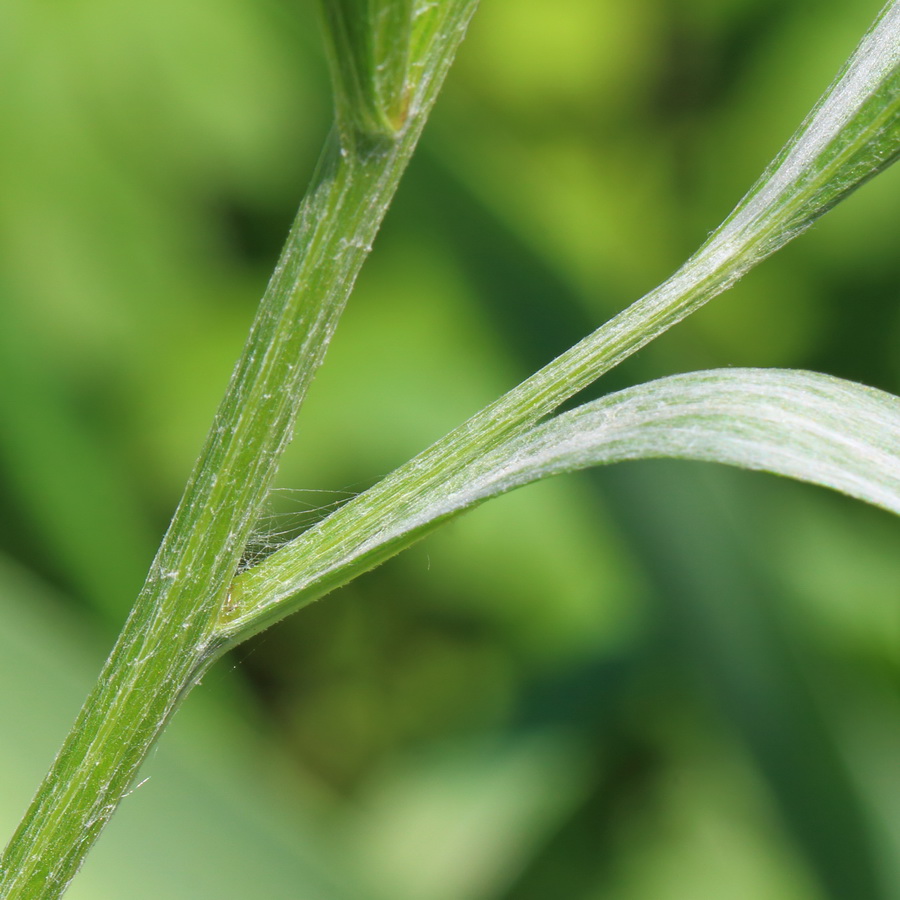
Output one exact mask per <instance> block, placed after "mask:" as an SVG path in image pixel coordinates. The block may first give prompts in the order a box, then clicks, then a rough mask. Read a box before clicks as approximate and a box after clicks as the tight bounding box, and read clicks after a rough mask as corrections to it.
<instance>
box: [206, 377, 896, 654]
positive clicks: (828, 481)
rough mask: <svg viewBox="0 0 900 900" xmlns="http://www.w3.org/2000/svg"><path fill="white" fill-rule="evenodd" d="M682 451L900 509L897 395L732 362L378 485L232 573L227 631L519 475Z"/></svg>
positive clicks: (283, 608) (385, 551)
mask: <svg viewBox="0 0 900 900" xmlns="http://www.w3.org/2000/svg"><path fill="white" fill-rule="evenodd" d="M652 457H676V458H680V459H694V460H708V461H712V462H720V463H727V464H729V465H733V466H740V467H742V468H745V469H759V470H763V471H767V472H773V473H775V474H778V475H785V476H788V477H791V478H796V479H799V480H801V481H808V482H811V483H813V484H819V485H822V486H824V487H830V488H833V489H834V490H838V491H842V492H843V493H845V494H849V495H850V496H853V497H857V498H859V499H860V500H865V501H867V502H869V503H873V504H875V505H877V506H881V507H883V508H885V509H888V510H890V511H892V512H895V513H898V514H900V398H898V397H895V396H893V395H892V394H887V393H885V392H883V391H878V390H875V389H874V388H869V387H865V386H863V385H860V384H855V383H853V382H849V381H843V380H841V379H838V378H832V377H830V376H827V375H819V374H816V373H813V372H801V371H795V370H783V369H725V370H714V371H708V372H694V373H690V374H686V375H674V376H671V377H669V378H663V379H660V380H659V381H652V382H649V383H647V384H643V385H639V386H637V387H633V388H629V389H628V390H624V391H620V392H619V393H616V394H610V395H609V396H607V397H604V398H602V399H600V400H596V401H594V402H592V403H588V404H586V405H584V406H581V407H578V408H577V409H575V410H572V411H571V412H567V413H563V414H562V415H559V416H557V417H555V418H553V419H551V420H549V421H548V422H545V423H543V424H540V425H537V426H533V427H532V428H530V429H528V430H527V431H524V432H522V433H519V434H517V435H515V436H513V437H512V438H509V439H507V440H506V441H504V442H503V443H501V444H500V445H499V446H498V447H496V448H495V449H494V450H492V451H491V452H490V453H488V454H486V455H485V456H484V457H482V458H481V459H479V460H476V461H475V462H471V463H469V464H467V465H464V466H462V467H461V468H457V469H455V470H454V468H453V465H452V462H450V461H448V468H449V470H450V471H451V472H453V474H452V475H451V476H450V477H449V478H448V479H447V480H445V481H444V483H443V484H440V485H438V486H433V487H426V488H425V489H424V490H420V491H419V492H418V493H416V492H415V491H414V490H412V491H410V490H408V489H407V490H406V491H405V492H403V491H399V492H398V493H397V494H396V495H395V496H394V497H393V502H392V503H391V504H390V505H388V504H379V506H378V508H377V510H376V509H373V508H372V506H371V503H370V500H369V498H368V495H367V494H362V495H360V496H359V497H357V498H356V499H355V500H353V501H351V502H350V503H348V504H347V505H346V506H344V507H342V508H341V509H340V510H338V511H337V512H336V513H334V514H332V515H331V516H329V518H328V519H326V520H324V521H323V522H321V523H320V524H319V525H317V526H316V527H315V528H312V529H310V530H309V531H307V532H306V533H305V534H303V535H301V536H300V537H299V538H297V539H296V540H294V541H292V542H291V543H289V544H287V545H286V546H284V547H282V548H281V549H280V550H279V551H277V552H276V553H274V554H272V556H270V557H269V558H268V559H266V560H264V561H263V562H262V563H260V564H259V565H258V566H256V567H254V568H252V569H249V570H247V571H246V572H244V573H243V574H241V575H240V576H238V578H237V579H235V582H234V584H233V586H232V587H233V589H232V604H231V609H232V615H231V617H230V619H229V620H227V621H224V622H222V624H221V625H220V633H221V634H222V635H223V636H224V637H225V638H226V639H227V640H228V641H229V642H231V641H236V640H241V639H243V638H244V637H245V636H246V635H247V634H248V633H251V632H254V631H258V630H260V629H261V628H264V627H266V625H268V624H271V622H272V621H274V620H275V619H278V618H281V617H282V616H284V615H286V614H287V613H288V612H291V611H293V610H294V609H297V608H299V607H300V606H303V605H305V604H306V603H309V602H311V601H312V600H315V599H317V598H318V597H320V596H322V595H323V594H324V593H327V591H329V590H331V589H332V588H334V587H337V586H338V585H340V584H343V583H345V582H346V581H348V580H350V579H351V578H353V577H355V576H356V575H358V574H360V573H361V572H362V571H365V570H366V569H369V568H371V567H373V566H375V565H377V564H378V563H380V562H382V561H383V560H384V559H386V558H388V557H390V556H392V555H394V554H395V553H397V552H398V551H399V550H401V549H403V548H404V547H406V546H408V545H409V544H411V543H413V542H414V541H415V540H417V539H418V538H420V537H422V536H423V535H424V534H425V533H427V532H428V531H430V530H431V529H433V528H434V527H435V526H436V525H437V524H439V523H440V522H442V521H444V520H446V519H447V518H449V517H451V516H453V515H456V514H457V513H459V512H461V511H462V510H465V509H468V508H470V507H472V506H475V505H477V504H478V503H480V502H482V501H484V500H486V499H488V498H490V497H494V496H497V495H498V494H502V493H505V492H506V491H509V490H512V489H513V488H515V487H519V486H520V485H523V484H528V483H529V482H532V481H537V480H539V479H541V478H545V477H547V476H549V475H555V474H558V473H560V472H570V471H574V470H577V469H583V468H586V467H588V466H593V465H603V464H606V463H612V462H620V461H623V460H629V459H647V458H652Z"/></svg>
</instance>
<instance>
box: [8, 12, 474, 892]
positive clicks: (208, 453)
mask: <svg viewBox="0 0 900 900" xmlns="http://www.w3.org/2000/svg"><path fill="white" fill-rule="evenodd" d="M474 6H475V2H474V0H446V2H443V3H440V4H435V5H431V6H428V5H426V6H425V7H424V8H423V14H421V15H420V16H419V17H418V19H417V21H416V29H415V30H414V32H413V34H414V37H415V39H416V44H415V47H416V50H417V56H416V57H415V60H416V61H417V62H418V65H417V66H416V67H415V69H414V70H413V69H412V68H411V69H410V76H409V81H408V85H409V92H410V94H411V102H410V105H409V113H408V115H407V117H406V119H405V121H404V123H403V127H402V128H400V129H399V130H397V131H396V133H395V134H393V135H392V136H390V137H387V136H384V135H373V134H366V133H364V132H362V131H359V130H357V131H352V132H351V131H348V130H347V129H342V131H341V133H340V138H338V136H337V132H335V133H334V134H333V135H332V137H331V138H330V139H329V142H328V144H327V146H326V150H325V153H324V154H323V158H322V161H321V163H320V166H319V169H318V171H317V173H316V176H315V177H314V179H313V184H312V186H311V188H310V190H309V192H308V194H307V196H306V198H305V200H304V202H303V204H302V206H301V208H300V212H299V214H298V216H297V219H296V221H295V222H294V225H293V227H292V229H291V232H290V235H289V237H288V240H287V244H286V246H285V249H284V251H283V253H282V255H281V258H280V260H279V262H278V265H277V267H276V269H275V272H274V274H273V276H272V279H271V281H270V283H269V285H268V288H267V290H266V293H265V296H264V297H263V300H262V302H261V305H260V309H259V312H258V314H257V317H256V319H255V322H254V324H253V327H252V330H251V333H250V336H249V338H248V341H247V344H246V346H245V348H244V352H243V354H242V356H241V359H240V361H239V362H238V365H237V368H236V369H235V373H234V375H233V377H232V380H231V384H230V385H229V388H228V390H227V393H226V395H225V397H224V399H223V401H222V403H221V406H220V407H219V410H218V413H217V415H216V418H215V421H214V423H213V427H212V429H211V431H210V433H209V436H208V437H207V440H206V444H205V446H204V448H203V451H202V452H201V455H200V458H199V460H198V462H197V464H196V466H195V469H194V473H193V475H192V476H191V479H190V481H189V484H188V487H187V489H186V491H185V495H184V497H183V499H182V501H181V503H180V505H179V507H178V510H177V511H176V513H175V516H174V518H173V520H172V523H171V525H170V527H169V530H168V532H167V534H166V536H165V538H164V540H163V543H162V546H161V548H160V550H159V552H158V554H157V557H156V559H155V561H154V563H153V565H152V567H151V570H150V573H149V575H148V578H147V581H146V583H145V585H144V587H143V589H142V591H141V593H140V595H139V597H138V600H137V602H136V604H135V607H134V609H133V611H132V613H131V615H130V617H129V619H128V621H127V623H126V624H125V627H124V630H123V632H122V634H121V636H120V638H119V640H118V642H117V643H116V645H115V647H114V649H113V651H112V654H111V655H110V657H109V659H108V660H107V662H106V664H105V666H104V668H103V671H102V672H101V674H100V677H99V679H98V682H97V684H96V686H95V688H94V690H93V691H92V693H91V694H90V696H89V697H88V699H87V701H86V702H85V705H84V707H83V709H82V710H81V713H80V714H79V716H78V719H77V721H76V722H75V725H74V726H73V728H72V730H71V731H70V733H69V735H68V737H67V738H66V741H65V743H64V744H63V747H62V749H61V750H60V752H59V754H58V756H57V758H56V760H55V762H54V764H53V767H52V768H51V770H50V772H49V774H48V775H47V777H46V778H45V780H44V782H43V783H42V784H41V786H40V788H39V789H38V792H37V794H36V796H35V798H34V800H33V802H32V804H31V807H30V808H29V810H28V812H27V813H26V815H25V818H24V819H23V821H22V823H21V825H20V826H19V828H18V830H17V831H16V833H15V834H14V836H13V837H12V839H11V841H10V843H9V845H8V846H7V848H6V850H5V851H4V854H3V857H2V861H0V898H5V900H6V898H10V900H11V898H23V900H26V898H27V900H38V898H40V900H52V898H56V897H59V896H61V895H62V893H63V892H64V891H65V889H66V887H67V885H68V884H69V882H70V881H71V879H72V878H73V876H74V875H75V873H76V872H77V871H78V868H79V867H80V865H81V863H82V861H83V860H84V857H85V855H86V853H87V852H88V850H89V849H90V847H91V846H92V844H93V843H94V841H95V840H96V839H97V837H98V835H99V834H100V832H101V830H102V829H103V827H104V826H105V825H106V823H107V822H108V821H109V819H110V817H111V816H112V814H113V812H114V811H115V809H116V807H117V806H118V803H119V802H120V800H121V799H122V797H123V796H124V795H125V794H126V793H127V792H128V790H129V789H130V787H131V785H132V783H133V781H134V779H135V777H136V774H137V771H138V769H139V767H140V765H141V763H142V762H143V760H144V759H145V758H146V755H147V753H148V751H149V750H150V748H151V747H152V746H153V744H154V742H155V741H156V739H157V738H158V736H159V734H160V733H161V731H162V730H163V728H164V727H165V725H166V723H167V722H168V720H169V718H170V717H171V716H172V714H173V713H174V711H175V710H176V708H177V707H178V705H179V704H180V702H181V701H182V700H183V698H184V697H185V696H186V694H187V693H188V691H189V690H190V688H191V687H192V686H193V685H194V684H195V683H196V681H197V679H198V678H199V677H200V675H201V674H202V673H203V671H204V670H205V669H206V668H207V667H208V666H209V665H210V663H211V662H212V660H213V659H214V658H215V657H216V656H217V655H218V654H219V653H220V652H222V649H223V642H222V640H221V637H220V636H219V635H217V633H216V630H215V623H216V621H217V619H218V617H219V616H220V615H221V614H223V613H227V611H228V610H229V608H230V600H229V586H230V584H231V582H232V579H233V578H234V574H235V572H236V571H237V568H238V565H239V563H240V558H241V555H242V553H243V551H244V548H245V545H246V543H247V539H248V536H249V533H250V529H251V528H252V526H253V523H254V521H255V519H256V517H257V514H258V510H259V507H260V504H261V503H262V501H263V499H264V497H265V495H266V492H267V491H268V489H269V486H270V484H271V481H272V477H273V475H274V472H275V469H276V466H277V464H278V460H279V457H280V455H281V452H282V451H283V449H284V447H285V446H286V444H287V443H288V441H289V440H290V437H291V434H292V432H293V425H294V420H295V417H296V414H297V411H298V409H299V407H300V404H301V402H302V400H303V398H304V396H305V394H306V391H307V388H308V387H309V384H310V382H311V381H312V378H313V375H314V373H315V371H316V369H317V367H318V365H319V363H320V362H321V360H322V357H323V356H324V353H325V350H326V348H327V345H328V342H329V340H330V338H331V335H332V334H333V332H334V329H335V326H336V324H337V321H338V318H339V316H340V314H341V312H342V310H343V307H344V304H345V302H346V299H347V296H348V295H349V293H350V290H351V287H352V285H353V282H354V280H355V278H356V275H357V273H358V272H359V269H360V267H361V265H362V263H363V261H364V259H365V257H366V255H367V254H368V252H369V250H370V248H371V244H372V241H373V240H374V238H375V234H376V232H377V230H378V227H379V225H380V223H381V220H382V218H383V216H384V213H385V211H386V209H387V207H388V204H389V203H390V200H391V198H392V197H393V195H394V192H395V190H396V188H397V184H398V183H399V180H400V177H401V175H402V173H403V170H404V169H405V167H406V164H407V162H408V160H409V158H410V156H411V154H412V152H413V149H414V148H415V145H416V143H417V141H418V138H419V135H420V134H421V131H422V128H423V126H424V124H425V121H426V119H427V116H428V113H429V111H430V109H431V106H432V104H433V102H434V100H435V98H436V96H437V93H438V91H439V89H440V86H441V83H442V81H443V78H444V76H445V74H446V72H447V70H448V68H449V65H450V63H451V61H452V59H453V55H454V53H455V50H456V47H457V46H458V44H459V41H460V40H461V39H462V36H463V33H464V31H465V26H466V24H467V22H468V19H469V17H470V16H471V14H472V12H473V11H474Z"/></svg>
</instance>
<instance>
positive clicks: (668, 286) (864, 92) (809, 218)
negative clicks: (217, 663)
mask: <svg viewBox="0 0 900 900" xmlns="http://www.w3.org/2000/svg"><path fill="white" fill-rule="evenodd" d="M898 153H900V0H891V2H889V3H888V4H887V5H886V6H885V7H884V9H883V10H882V11H881V13H880V14H879V16H878V17H877V19H876V20H875V22H874V24H873V25H872V27H871V29H870V30H869V32H868V33H867V34H866V35H865V36H864V38H863V40H862V41H861V43H860V45H859V47H858V48H857V49H856V51H855V52H854V53H853V55H852V56H851V57H850V59H849V60H848V61H847V63H846V64H845V66H844V67H843V69H842V70H841V72H840V74H839V75H838V77H837V79H836V81H835V82H834V84H833V85H832V86H831V87H830V88H829V90H828V91H827V92H826V93H825V95H824V96H823V98H822V99H821V100H820V101H819V103H818V104H817V105H816V107H815V108H814V109H813V111H812V112H811V113H810V115H809V116H808V117H807V119H806V120H805V121H804V123H803V124H802V125H801V127H800V129H799V130H798V132H797V133H796V135H795V136H794V137H793V138H792V139H791V140H790V141H789V142H788V144H787V145H786V147H785V148H784V150H783V151H782V152H781V153H780V154H779V155H778V157H776V159H775V160H774V161H773V163H772V164H771V165H770V166H769V167H768V169H767V170H766V172H765V173H764V174H763V176H762V177H761V178H760V180H759V181H758V182H757V184H756V185H755V186H754V187H753V188H752V189H751V190H750V192H749V193H748V194H747V195H746V197H745V198H744V199H743V200H742V201H741V202H740V203H739V204H738V206H737V207H736V208H735V210H734V211H733V212H732V214H731V215H730V216H729V217H728V218H727V219H726V220H725V222H724V223H723V224H722V225H721V226H720V227H719V228H718V229H717V230H716V231H715V232H713V234H712V235H711V236H710V238H709V240H708V241H707V242H706V243H705V244H704V245H703V246H702V247H701V248H700V249H699V250H698V251H697V253H696V254H694V256H692V257H691V258H690V259H689V260H688V261H687V262H686V263H685V264H684V266H682V267H681V269H679V270H678V271H677V272H675V274H674V275H672V277H671V278H669V279H668V280H667V281H665V282H664V283H663V284H661V285H660V286H659V287H658V288H656V289H655V290H653V291H651V292H650V293H649V294H647V295H646V296H644V297H642V298H641V299H640V300H638V301H637V302H635V303H634V304H632V305H631V306H630V307H628V308H627V309H625V310H624V311H623V312H621V313H619V315H617V316H615V317H614V318H612V319H611V320H610V321H608V322H607V323H606V324H605V325H603V326H602V327H600V328H599V329H597V330H596V331H595V332H593V333H592V334H590V335H588V336H587V337H586V338H584V340H582V341H581V342H579V343H578V344H576V345H575V346H574V347H572V348H571V349H569V350H567V351H566V352H565V353H563V354H562V355H561V356H559V357H557V359H555V360H553V361H552V362H551V363H549V364H548V365H547V366H545V367H544V368H543V369H541V370H540V371H538V372H536V373H535V374H534V375H532V376H531V377H530V378H528V379H527V380H525V381H524V382H522V383H521V384H520V385H518V386H517V387H516V388H514V389H513V390H512V391H510V392H509V393H508V394H506V395H505V396H503V397H501V398H500V399H499V400H497V401H495V402H494V403H492V404H491V405H489V406H488V407H486V408H485V409H483V410H482V411H481V412H479V413H477V414H476V415H475V416H473V417H472V418H471V419H469V421H467V422H465V423H463V425H461V426H460V427H459V428H457V429H456V430H455V431H452V432H451V433H450V434H448V435H447V436H446V437H444V438H443V439H442V440H440V441H438V442H437V443H436V444H434V445H433V446H432V447H429V448H428V449H427V450H425V451H424V452H423V453H421V454H419V455H418V456H417V457H415V458H414V459H412V460H411V461H410V462H409V463H407V464H406V465H404V466H402V467H401V468H400V469H398V470H397V471H396V472H394V473H393V474H392V475H390V476H389V477H388V478H386V479H384V480H383V481H382V482H380V483H379V484H378V485H376V486H375V487H374V488H372V489H371V490H369V491H367V492H366V493H365V494H364V495H362V497H360V498H359V499H358V501H354V503H352V504H349V505H348V507H347V510H349V512H347V513H345V512H344V511H343V510H341V511H339V512H338V513H337V514H336V515H334V516H332V517H330V518H329V519H327V520H326V521H325V522H324V523H322V525H321V526H320V527H319V528H318V529H316V530H315V531H314V532H310V533H307V535H303V536H302V537H301V538H299V539H298V541H297V547H298V550H297V553H296V554H294V553H293V551H291V550H289V549H287V548H285V549H283V550H282V551H280V553H279V554H275V555H274V556H273V557H272V558H271V559H270V560H267V561H266V562H265V563H264V569H263V570H261V571H260V572H257V573H256V574H253V573H254V572H255V571H256V570H250V572H248V573H245V574H244V575H242V576H240V577H239V578H238V579H237V580H236V582H235V584H234V585H233V591H232V601H233V602H232V604H231V605H230V607H229V609H228V610H227V611H226V614H225V615H224V616H223V619H222V623H223V624H222V627H223V628H224V630H225V631H226V632H227V633H228V634H229V636H231V638H232V639H233V640H237V639H238V638H237V634H238V633H239V632H241V633H248V634H249V633H252V632H254V631H258V630H261V629H262V628H264V627H266V626H267V625H268V624H271V623H272V622H273V621H276V620H277V619H279V618H282V617H283V616H284V615H287V614H288V613H289V612H291V611H292V610H294V609H296V608H298V607H300V606H302V605H303V604H304V603H306V602H309V600H311V599H315V598H316V597H319V596H321V595H322V594H323V593H325V592H327V591H328V590H330V589H331V588H333V587H335V586H337V585H339V584H343V583H344V582H346V581H347V580H349V579H350V578H352V577H354V575H356V574H358V573H359V572H361V571H364V570H365V569H367V568H370V567H371V566H373V565H376V564H377V563H378V562H380V561H381V560H383V559H386V558H388V557H389V556H391V555H393V554H394V553H396V552H397V551H398V550H400V549H402V547H404V546H406V545H407V544H408V543H409V540H406V539H405V538H401V536H400V535H398V534H394V533H393V528H394V525H395V524H396V521H398V517H402V516H403V514H404V513H403V511H404V510H408V511H410V515H413V512H412V511H413V510H414V509H415V508H419V507H417V504H421V503H422V502H425V503H426V504H427V503H428V502H430V501H433V500H434V499H435V498H436V497H437V496H439V495H442V494H441V492H443V491H444V490H445V488H446V485H447V484H449V483H451V482H452V481H453V479H454V478H463V479H465V478H467V477H469V476H470V475H471V473H472V472H473V467H477V465H478V460H479V458H480V457H483V456H484V454H485V453H490V452H491V451H492V450H493V449H494V448H497V447H501V448H502V447H503V446H504V445H505V443H506V442H507V441H508V440H509V439H510V438H511V437H512V436H514V435H516V434H522V433H527V431H528V429H529V428H530V427H532V426H533V425H534V424H535V423H536V422H538V421H539V420H540V419H542V418H543V417H545V416H547V415H548V414H550V413H552V412H553V411H554V410H555V409H556V408H557V407H558V406H559V405H560V404H561V403H563V402H564V401H565V400H566V399H568V398H569V397H571V396H573V395H574V394H576V393H577V392H578V391H579V390H581V389H582V388H584V387H586V386H587V385H589V384H590V383H591V382H593V381H595V380H596V379H597V378H599V377H600V376H601V375H603V374H604V373H605V372H607V371H609V370H610V369H611V368H614V367H615V366H616V365H618V364H619V363H620V362H622V361H624V360H625V359H627V358H628V357H629V356H631V354H633V353H635V352H636V351H637V350H639V349H640V348H641V347H643V346H645V345H646V344H648V343H649V342H650V341H652V340H653V339H654V338H656V337H658V336H659V335H660V334H662V333H663V332H665V331H667V330H668V329H669V328H671V327H672V326H673V325H675V324H677V323H678V322H680V321H681V320H682V319H684V318H686V317H687V316H688V315H690V314H691V313H692V312H694V311H696V310H697V309H699V308H700V307H701V306H702V305H703V304H705V303H707V302H708V301H709V300H710V299H712V298H713V297H715V296H717V295H718V294H720V293H722V292H723V291H725V290H727V289H728V288H729V287H731V285H733V284H734V283H735V282H736V281H737V280H738V279H739V278H740V277H741V276H742V275H744V274H745V273H746V272H747V271H749V270H750V269H751V268H753V266H754V265H756V264H757V263H758V262H760V261H761V260H762V259H764V258H765V257H766V256H768V255H769V254H771V253H773V252H775V250H777V249H778V248H779V247H781V246H783V245H784V244H786V243H787V242H788V241H790V240H791V239H792V238H793V237H795V236H796V235H797V234H799V233H800V232H801V231H803V230H804V229H805V228H807V227H809V225H811V224H812V223H813V222H814V221H815V220H816V219H817V218H818V217H819V216H821V215H822V214H823V213H824V212H826V211H827V210H828V209H829V208H830V207H832V206H833V205H834V204H835V203H837V202H838V201H839V200H840V199H841V198H843V197H845V196H846V195H847V194H848V193H850V192H851V191H852V190H854V189H855V188H856V187H858V186H859V185H860V184H862V183H863V182H864V181H866V180H867V179H869V178H871V177H873V176H874V175H875V174H877V173H878V172H879V171H881V170H882V169H884V168H885V167H887V166H888V165H889V164H890V163H891V162H893V161H894V160H895V159H896V158H897V155H898ZM501 452H502V450H501ZM448 514H449V512H448ZM345 515H346V516H348V517H350V519H352V520H353V521H348V519H347V518H345ZM434 521H435V519H434V517H430V516H426V517H425V518H424V520H423V522H422V525H421V527H422V528H423V529H426V528H427V527H433V523H434ZM342 529H344V530H342ZM401 531H402V529H401ZM313 545H315V549H311V548H312V547H313ZM288 559H290V561H289V562H287V570H286V571H285V572H283V573H282V572H279V566H280V564H281V561H282V560H285V561H287V560H288ZM303 566H308V569H307V570H306V571H302V567H303ZM270 575H271V576H272V577H271V578H270ZM279 579H281V581H279ZM266 591H270V592H271V596H267V595H266V593H265V592H266ZM295 592H302V594H301V596H298V597H297V598H295V599H293V600H291V599H290V597H291V595H292V594H293V593H295Z"/></svg>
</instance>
